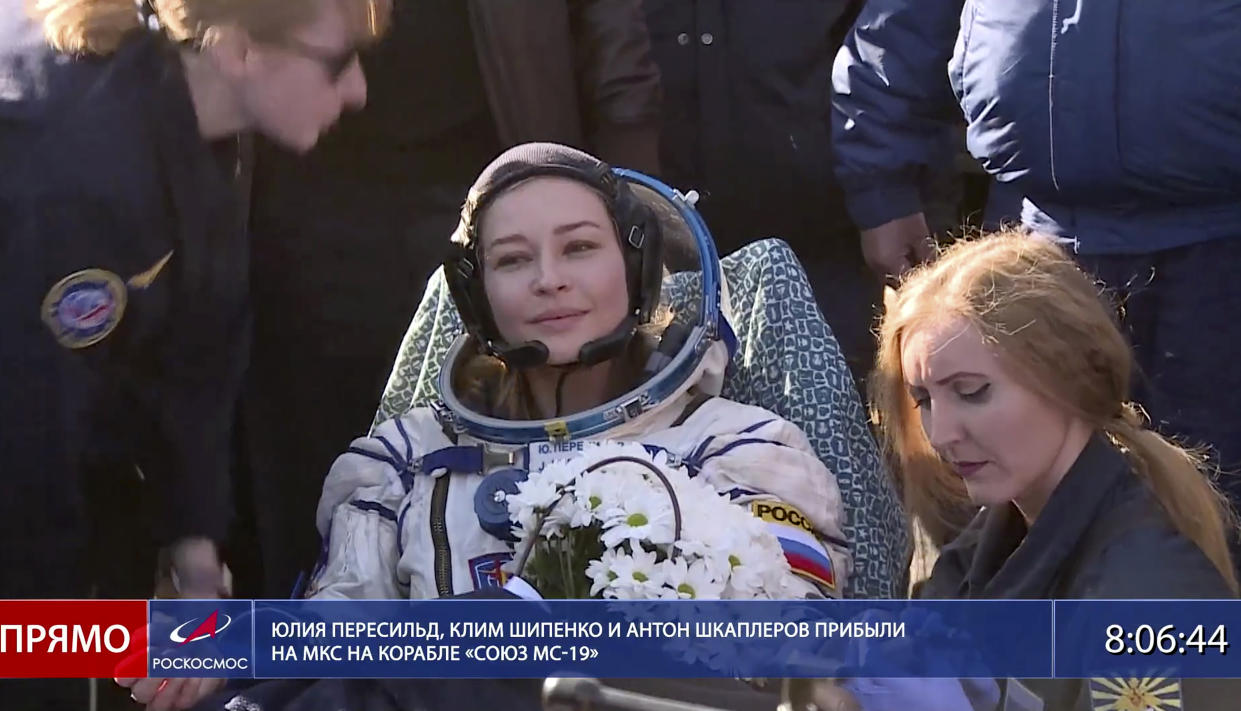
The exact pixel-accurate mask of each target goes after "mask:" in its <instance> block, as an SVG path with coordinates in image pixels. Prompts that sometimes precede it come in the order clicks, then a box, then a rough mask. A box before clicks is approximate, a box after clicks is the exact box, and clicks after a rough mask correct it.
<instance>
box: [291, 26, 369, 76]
mask: <svg viewBox="0 0 1241 711" xmlns="http://www.w3.org/2000/svg"><path fill="white" fill-rule="evenodd" d="M276 44H277V45H279V46H281V47H284V48H285V49H288V50H292V51H293V52H294V53H296V54H299V55H301V56H303V57H305V58H307V59H313V60H314V61H316V62H318V63H319V64H320V65H322V66H323V70H324V71H325V72H327V75H328V77H329V78H330V79H331V80H332V81H340V78H341V77H342V76H344V74H345V72H346V71H348V70H349V67H351V66H353V63H354V62H356V61H357V60H358V50H357V48H356V47H350V48H349V49H346V50H344V51H342V52H336V53H333V52H331V51H330V50H326V49H323V48H322V47H315V46H314V45H310V44H307V43H305V42H303V41H301V40H298V39H294V38H292V37H283V38H281V39H280V40H279V41H278V42H276Z"/></svg>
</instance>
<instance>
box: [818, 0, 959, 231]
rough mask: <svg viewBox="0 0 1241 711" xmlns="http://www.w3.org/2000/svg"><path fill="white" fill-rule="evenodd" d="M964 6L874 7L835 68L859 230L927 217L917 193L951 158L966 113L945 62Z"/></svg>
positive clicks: (881, 0)
mask: <svg viewBox="0 0 1241 711" xmlns="http://www.w3.org/2000/svg"><path fill="white" fill-rule="evenodd" d="M962 4H963V0H869V2H867V3H866V5H865V6H864V7H863V8H862V11H861V14H860V15H859V16H858V18H857V21H856V22H855V23H854V25H853V29H852V30H851V31H850V32H849V34H848V35H847V36H846V38H845V43H844V46H842V47H841V49H840V52H839V53H838V54H837V55H836V62H835V65H834V66H833V68H832V90H833V91H832V146H833V149H834V152H835V154H836V155H835V159H836V175H837V178H838V179H839V180H840V183H841V185H842V186H843V188H844V190H845V193H846V195H847V200H848V207H849V211H850V213H851V214H852V216H853V219H854V221H855V222H856V223H857V225H858V226H859V227H860V228H862V229H870V228H872V227H878V226H879V225H882V224H884V223H887V222H890V221H892V220H895V219H898V218H901V217H906V216H908V215H912V214H915V213H918V212H921V211H922V200H921V196H920V185H921V183H922V180H923V179H924V177H925V176H926V175H927V173H928V172H935V171H938V172H943V171H944V170H945V169H946V167H947V166H949V165H950V162H951V160H952V151H953V140H952V132H953V130H954V126H953V123H954V120H955V119H956V118H957V116H958V115H959V113H960V109H959V108H958V107H957V104H956V101H955V99H954V97H953V94H952V89H951V87H950V85H949V81H948V60H949V58H950V57H951V56H952V51H953V46H954V44H955V41H956V37H957V33H958V30H959V28H960V21H961V20H960V18H961V9H962Z"/></svg>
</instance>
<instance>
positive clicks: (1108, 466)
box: [961, 434, 1133, 599]
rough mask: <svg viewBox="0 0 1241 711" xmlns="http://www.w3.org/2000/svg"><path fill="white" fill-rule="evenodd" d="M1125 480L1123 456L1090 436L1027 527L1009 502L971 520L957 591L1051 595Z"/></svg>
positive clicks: (1003, 595) (1035, 596)
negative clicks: (972, 535)
mask: <svg viewBox="0 0 1241 711" xmlns="http://www.w3.org/2000/svg"><path fill="white" fill-rule="evenodd" d="M1128 483H1133V479H1132V473H1131V470H1130V466H1129V463H1128V461H1126V459H1125V457H1124V455H1123V454H1122V453H1121V452H1120V451H1119V450H1117V449H1116V448H1115V447H1114V446H1113V445H1112V444H1111V443H1110V442H1108V440H1107V439H1106V438H1105V437H1103V436H1102V435H1100V434H1096V435H1094V436H1093V437H1091V439H1090V441H1089V442H1088V443H1087V444H1086V447H1085V449H1083V450H1082V453H1081V454H1080V455H1078V457H1077V460H1076V461H1075V462H1073V466H1072V467H1070V468H1069V471H1068V473H1066V474H1065V476H1064V479H1063V480H1061V482H1060V484H1059V485H1058V486H1056V489H1055V490H1054V491H1053V492H1052V494H1051V498H1050V499H1048V501H1047V504H1046V506H1044V508H1043V511H1042V512H1041V513H1040V514H1039V516H1038V518H1037V519H1035V521H1034V525H1033V526H1032V527H1030V528H1029V529H1028V530H1027V528H1026V523H1025V519H1024V518H1023V517H1022V515H1021V512H1020V511H1018V510H1017V507H1016V506H1014V505H1013V504H1011V503H1009V504H1005V505H1003V506H996V507H994V508H991V509H988V510H987V511H985V512H983V513H982V514H981V515H980V517H979V518H980V521H978V520H976V521H975V523H974V524H973V526H980V530H979V531H978V535H977V547H976V548H975V550H974V552H973V556H972V560H971V561H970V563H969V564H968V565H969V567H968V569H967V570H966V571H965V579H964V580H963V581H962V583H963V584H962V586H961V587H962V588H963V590H962V592H964V593H965V595H966V596H967V597H971V598H1031V599H1043V598H1048V597H1051V596H1052V592H1053V591H1054V589H1055V584H1056V581H1057V580H1058V579H1059V577H1060V575H1061V573H1062V572H1063V571H1064V568H1065V567H1066V565H1067V564H1068V563H1069V562H1070V560H1071V558H1072V556H1073V554H1074V551H1075V550H1076V549H1077V548H1078V546H1079V544H1080V543H1081V541H1082V540H1083V539H1084V538H1085V537H1086V535H1087V531H1088V529H1089V528H1090V527H1091V525H1092V524H1093V523H1095V521H1096V520H1097V519H1098V518H1099V516H1100V515H1101V514H1102V513H1103V511H1102V509H1103V504H1104V502H1105V500H1106V499H1107V498H1108V494H1109V493H1110V492H1111V491H1112V490H1113V489H1115V488H1116V487H1118V486H1124V485H1126V484H1128ZM973 526H972V527H973Z"/></svg>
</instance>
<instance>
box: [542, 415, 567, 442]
mask: <svg viewBox="0 0 1241 711" xmlns="http://www.w3.org/2000/svg"><path fill="white" fill-rule="evenodd" d="M543 430H544V431H545V432H547V438H548V439H550V440H551V441H553V442H563V441H565V440H567V439H569V426H568V425H567V424H565V421H564V420H553V421H551V422H548V423H547V424H545V425H543Z"/></svg>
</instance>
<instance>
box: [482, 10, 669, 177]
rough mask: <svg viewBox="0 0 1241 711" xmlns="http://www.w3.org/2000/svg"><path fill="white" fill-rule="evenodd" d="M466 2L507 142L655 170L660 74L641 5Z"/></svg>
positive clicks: (496, 115)
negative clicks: (552, 145)
mask: <svg viewBox="0 0 1241 711" xmlns="http://www.w3.org/2000/svg"><path fill="white" fill-rule="evenodd" d="M468 4H469V9H470V20H471V23H470V24H471V26H472V28H473V30H474V44H475V47H476V48H477V50H478V58H479V68H480V69H481V70H482V74H483V83H484V86H485V88H486V90H487V97H488V103H489V105H490V107H491V113H492V116H493V118H494V119H495V123H496V130H497V132H498V134H499V137H500V141H501V143H502V144H504V145H505V146H512V145H516V144H518V143H526V142H528V141H554V142H558V143H566V144H569V145H574V146H580V147H583V148H586V149H588V150H590V151H591V152H593V153H595V154H596V155H598V156H599V157H600V158H602V159H603V160H604V161H607V162H608V163H611V164H613V165H617V166H623V167H627V168H633V169H635V170H640V171H643V172H648V173H657V172H658V168H659V162H658V156H659V152H658V151H659V149H658V142H659V138H658V135H659V134H658V131H659V103H660V94H659V70H658V69H657V68H656V67H655V63H654V61H653V60H652V59H651V54H650V44H649V40H648V38H647V33H646V23H645V22H644V20H643V17H642V7H641V2H640V0H468ZM480 168H481V166H480Z"/></svg>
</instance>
